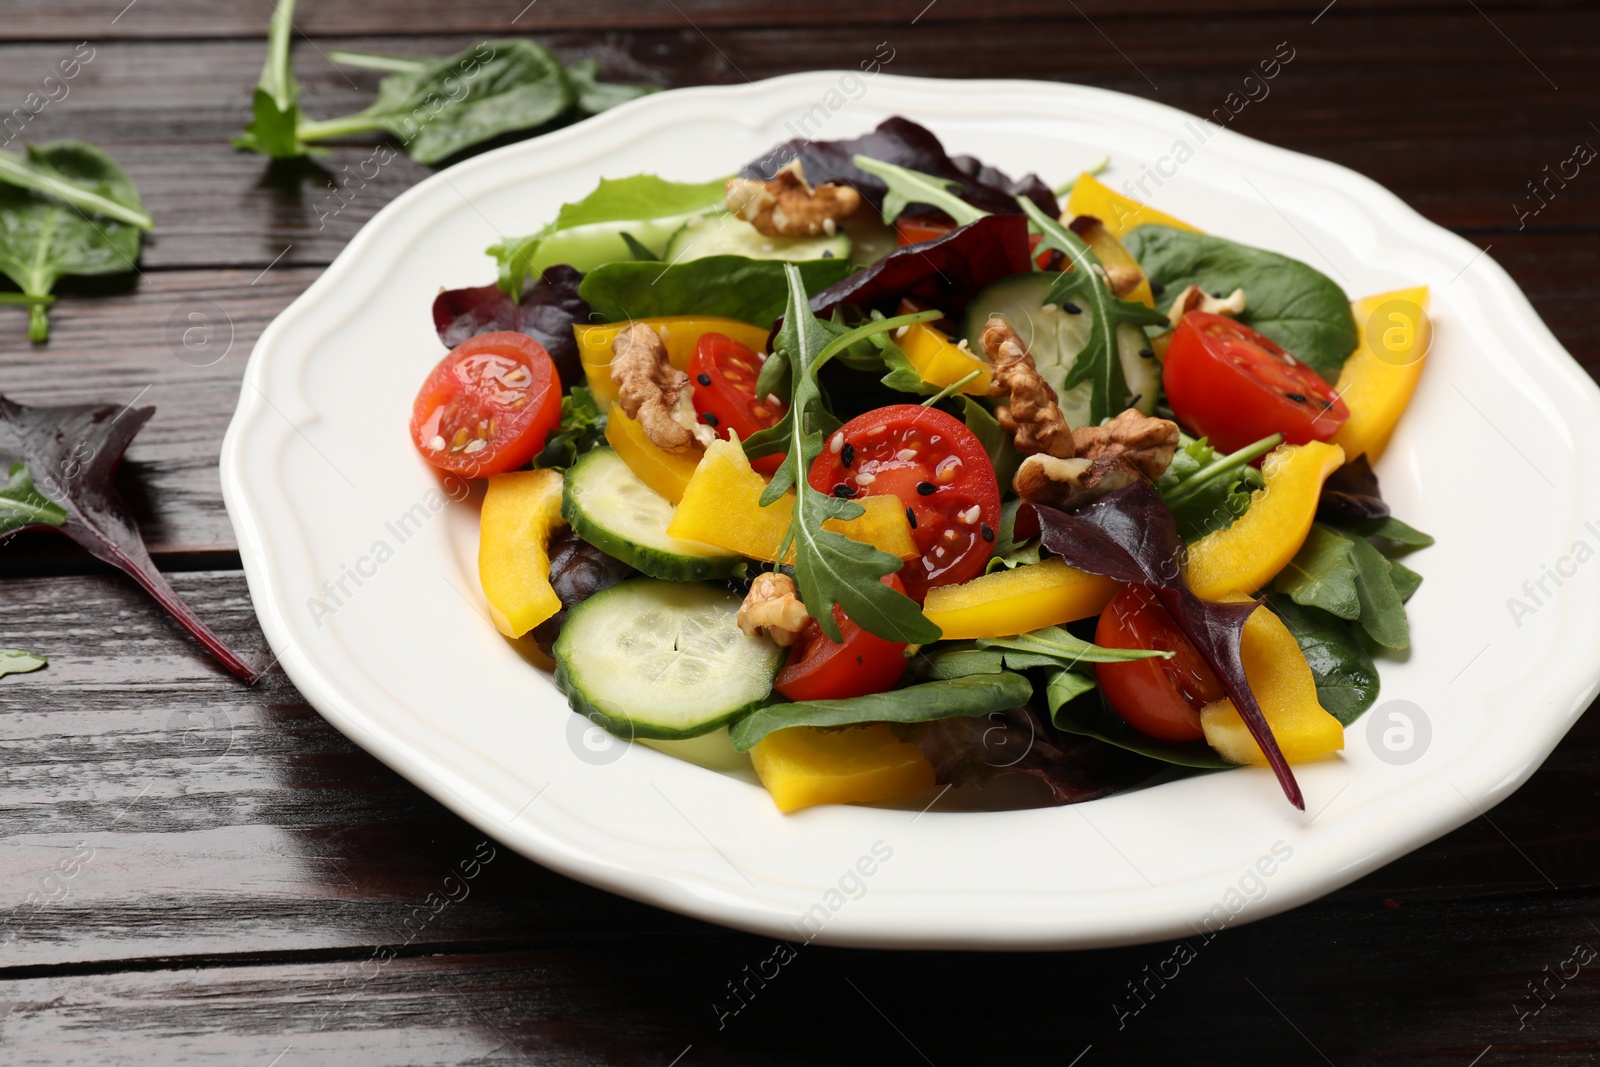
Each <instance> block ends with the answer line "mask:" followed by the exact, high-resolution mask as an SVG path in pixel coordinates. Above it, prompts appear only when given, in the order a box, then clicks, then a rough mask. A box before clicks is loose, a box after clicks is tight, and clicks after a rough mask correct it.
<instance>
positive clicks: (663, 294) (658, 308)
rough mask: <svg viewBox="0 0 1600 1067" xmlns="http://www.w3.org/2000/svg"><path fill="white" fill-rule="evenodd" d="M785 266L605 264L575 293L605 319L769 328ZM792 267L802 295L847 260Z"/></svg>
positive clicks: (840, 270)
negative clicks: (703, 318)
mask: <svg viewBox="0 0 1600 1067" xmlns="http://www.w3.org/2000/svg"><path fill="white" fill-rule="evenodd" d="M787 266H788V264H786V263H784V262H782V261H779V260H775V259H746V258H745V257H744V256H707V257H705V258H704V259H691V260H688V261H686V262H683V263H668V264H661V263H632V262H627V263H607V264H605V265H604V266H600V267H596V268H595V269H594V270H592V271H590V272H589V273H588V274H586V275H584V278H583V284H582V285H580V286H579V287H578V294H579V295H580V296H582V297H583V299H585V300H587V301H588V302H589V307H590V309H591V310H592V311H593V312H594V313H595V314H596V315H598V316H600V319H601V321H604V322H620V321H622V320H623V319H645V318H653V317H655V316H658V315H718V316H723V317H725V318H730V319H738V320H739V321H740V322H750V323H754V324H755V325H757V326H771V325H772V323H773V320H775V319H776V318H777V317H778V316H779V315H781V314H783V310H784V306H785V304H786V302H787V301H788V289H787V283H786V282H785V280H784V271H785V270H786V269H787ZM794 266H795V268H796V270H797V271H798V280H799V284H800V285H801V286H802V288H803V289H804V292H805V293H806V294H807V295H809V294H811V293H815V292H818V291H819V290H822V289H825V288H827V287H828V286H830V285H832V284H833V283H834V282H836V281H838V280H839V279H840V278H842V277H844V276H845V275H846V274H848V273H849V272H850V264H849V262H848V261H846V260H843V259H813V260H808V261H806V262H804V263H796V264H794ZM807 314H808V315H809V314H810V309H809V308H807ZM769 362H770V360H769Z"/></svg>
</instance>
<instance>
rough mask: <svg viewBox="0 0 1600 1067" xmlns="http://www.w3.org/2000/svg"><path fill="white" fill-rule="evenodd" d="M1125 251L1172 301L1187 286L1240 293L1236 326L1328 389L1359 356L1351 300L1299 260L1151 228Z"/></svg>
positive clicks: (1133, 235)
mask: <svg viewBox="0 0 1600 1067" xmlns="http://www.w3.org/2000/svg"><path fill="white" fill-rule="evenodd" d="M1122 243H1123V244H1124V245H1126V246H1127V248H1128V251H1129V252H1131V253H1133V257H1134V258H1135V259H1137V260H1138V261H1139V266H1140V267H1141V268H1142V269H1143V270H1144V272H1145V274H1146V275H1147V276H1148V277H1149V278H1150V280H1151V281H1152V282H1154V283H1156V284H1158V285H1160V286H1161V287H1162V291H1163V292H1165V293H1166V294H1167V296H1168V297H1169V298H1174V297H1176V296H1177V295H1178V294H1179V293H1180V292H1182V291H1183V290H1184V289H1185V288H1187V287H1188V286H1190V285H1198V286H1199V287H1200V288H1202V289H1204V290H1205V291H1206V292H1208V293H1213V292H1215V293H1223V294H1227V293H1231V292H1233V290H1235V289H1243V290H1244V296H1245V310H1244V312H1243V313H1241V314H1240V315H1239V316H1238V319H1239V321H1240V322H1243V323H1244V324H1245V325H1247V326H1249V327H1251V328H1252V329H1255V330H1259V331H1260V332H1261V333H1264V334H1266V335H1267V336H1268V337H1270V338H1271V339H1272V340H1274V341H1276V342H1278V344H1280V345H1282V346H1283V347H1284V348H1285V349H1287V350H1288V351H1289V352H1291V353H1293V354H1294V356H1295V358H1297V359H1299V360H1300V361H1301V362H1302V363H1305V364H1306V365H1307V366H1309V367H1310V368H1311V369H1312V370H1314V371H1316V372H1317V373H1318V374H1320V375H1321V376H1322V377H1323V378H1325V379H1326V380H1328V381H1330V382H1333V381H1337V380H1338V378H1339V369H1340V368H1341V367H1343V366H1344V362H1345V360H1346V359H1349V358H1350V354H1351V353H1352V352H1354V351H1355V350H1356V343H1357V341H1358V340H1359V337H1358V336H1357V333H1356V322H1355V316H1354V315H1353V314H1352V313H1351V311H1350V300H1349V297H1347V296H1345V293H1344V290H1343V289H1341V288H1339V286H1338V284H1337V283H1336V282H1334V281H1333V279H1331V278H1329V277H1328V276H1327V275H1325V274H1323V273H1322V272H1321V271H1318V270H1316V269H1314V268H1312V267H1310V266H1308V265H1306V264H1305V263H1302V262H1300V261H1299V260H1297V259H1291V258H1289V257H1288V256H1280V255H1278V254H1277V253H1276V252H1268V251H1265V250H1264V249H1260V248H1251V247H1250V246H1248V245H1242V244H1239V243H1238V242H1237V241H1230V240H1228V239H1227V238H1225V237H1213V236H1211V235H1210V234H1204V233H1190V232H1189V231H1187V230H1178V229H1174V228H1173V227H1171V226H1161V225H1157V224H1154V223H1151V224H1147V225H1144V226H1139V227H1137V228H1135V229H1134V230H1132V231H1131V232H1130V233H1128V234H1127V236H1125V237H1124V238H1123V239H1122Z"/></svg>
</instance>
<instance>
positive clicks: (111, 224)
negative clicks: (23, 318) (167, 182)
mask: <svg viewBox="0 0 1600 1067" xmlns="http://www.w3.org/2000/svg"><path fill="white" fill-rule="evenodd" d="M0 155H5V153H0ZM28 160H29V162H30V164H31V168H30V172H31V173H33V174H34V175H35V176H37V177H39V178H40V181H41V183H43V184H44V185H47V186H48V187H49V190H50V191H49V192H48V193H42V192H37V191H34V187H23V186H21V185H15V184H11V183H9V182H0V274H4V275H5V276H6V277H8V278H10V279H11V280H12V281H13V282H15V283H16V284H17V287H18V288H20V289H21V290H22V294H23V297H24V298H26V301H27V303H28V338H29V339H30V340H32V341H35V342H40V343H42V342H44V341H46V340H48V339H49V337H50V324H49V320H48V319H47V318H46V316H45V307H46V306H47V305H48V303H49V294H50V290H51V289H52V288H54V286H55V284H56V282H57V281H58V280H60V279H61V278H63V277H65V276H67V275H69V274H70V275H92V274H121V273H123V272H124V271H131V270H136V269H137V267H136V266H135V264H136V263H137V261H138V259H139V241H140V232H139V231H140V226H141V225H147V224H148V222H149V218H150V216H148V215H146V214H145V213H144V209H143V206H142V205H141V203H140V200H139V190H138V189H136V188H135V187H134V184H133V182H132V180H130V179H129V177H128V176H127V174H126V173H124V172H123V170H122V168H121V167H119V166H117V164H116V161H115V160H113V159H112V158H111V157H110V156H108V155H106V154H105V153H104V152H102V151H100V150H99V149H98V148H95V147H94V146H93V145H88V144H84V143H83V142H82V141H54V142H52V143H50V144H46V145H41V146H39V147H38V148H30V149H29V150H28ZM67 188H73V189H77V190H78V191H79V192H80V193H84V194H92V201H93V202H100V201H105V202H109V203H114V204H119V205H121V208H122V214H123V215H125V216H127V217H131V218H135V219H138V220H141V221H140V222H138V223H135V222H123V221H119V220H118V219H114V218H107V217H105V216H90V215H86V214H84V212H83V209H82V208H80V207H79V206H77V204H76V203H71V202H67V201H64V200H62V199H59V198H58V194H59V193H60V192H62V191H64V190H65V189H67ZM76 199H78V200H80V201H81V200H83V198H82V197H78V198H76ZM85 202H87V201H85Z"/></svg>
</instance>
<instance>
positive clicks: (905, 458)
mask: <svg viewBox="0 0 1600 1067" xmlns="http://www.w3.org/2000/svg"><path fill="white" fill-rule="evenodd" d="M894 458H895V459H898V460H899V461H900V462H901V463H910V462H911V461H912V460H914V459H916V458H917V450H916V449H914V448H902V449H901V450H900V451H898V452H896V453H895V454H894Z"/></svg>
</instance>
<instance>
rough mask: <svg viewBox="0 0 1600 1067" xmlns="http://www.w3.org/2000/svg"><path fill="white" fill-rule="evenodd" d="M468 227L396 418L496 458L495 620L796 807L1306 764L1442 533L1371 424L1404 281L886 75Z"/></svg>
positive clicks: (1331, 734)
mask: <svg viewBox="0 0 1600 1067" xmlns="http://www.w3.org/2000/svg"><path fill="white" fill-rule="evenodd" d="M1061 197H1065V202H1064V203H1063V202H1062V200H1061V199H1060V198H1061ZM489 251H490V253H491V254H492V255H493V256H494V257H495V258H496V260H497V261H498V263H499V268H500V277H499V281H498V283H497V284H495V285H488V286H484V287H482V288H476V289H461V290H452V291H447V292H444V293H441V294H440V296H439V297H438V299H437V301H436V303H435V305H434V320H435V324H436V326H437V327H438V331H439V336H440V338H441V339H442V340H443V341H444V343H445V345H447V346H449V347H450V349H451V351H450V353H449V355H447V356H446V357H445V358H444V359H443V360H442V361H441V362H440V363H439V365H438V366H437V367H436V368H435V369H434V370H433V372H432V373H431V374H430V375H429V376H428V378H427V380H426V381H425V382H424V383H423V384H422V387H421V389H420V391H419V392H418V394H417V399H416V403H415V406H414V408H413V410H412V415H411V434H412V438H413V440H414V442H415V444H416V447H417V450H418V451H419V452H420V453H421V455H422V457H423V458H424V459H426V460H427V461H428V462H429V463H431V464H433V465H434V466H436V467H438V468H440V469H441V470H444V471H449V472H451V473H453V474H456V475H464V476H470V477H483V478H486V479H487V480H488V488H487V493H486V495H485V497H484V502H483V512H482V532H481V541H480V548H479V571H480V576H481V579H482V583H483V591H484V595H485V597H486V598H487V600H488V603H489V608H490V613H491V616H492V618H493V619H494V622H495V625H496V626H497V627H498V628H499V629H500V631H501V632H502V633H504V634H505V635H506V636H507V637H511V638H520V637H523V636H525V635H531V638H532V640H533V641H535V642H537V643H538V645H539V647H540V648H541V649H543V650H544V651H545V652H546V653H547V654H548V655H549V656H550V657H551V658H552V659H553V661H554V665H555V680H556V683H557V685H559V686H560V688H561V689H562V691H563V692H565V693H566V694H567V696H568V698H569V700H570V702H571V705H572V708H573V710H574V711H575V712H576V713H578V714H581V715H585V716H587V717H589V718H590V719H592V720H593V721H594V722H595V723H598V724H600V725H602V726H604V727H605V728H606V729H609V730H611V731H613V732H615V733H617V734H619V735H621V736H622V737H625V738H629V739H632V738H655V739H686V738H693V737H698V736H700V735H706V734H715V735H716V736H715V738H713V739H712V740H713V743H720V739H723V738H725V739H726V744H727V745H729V746H731V748H732V749H734V750H736V751H738V752H746V753H749V755H750V758H751V760H752V762H753V764H754V767H755V770H756V772H757V774H758V775H759V776H760V779H761V781H762V782H763V783H764V784H765V785H766V787H767V789H768V790H769V791H770V793H771V795H772V798H773V800H774V801H775V802H776V803H777V805H778V807H779V808H781V809H782V810H784V811H795V810H797V809H800V808H804V807H807V806H810V805H815V804H825V803H844V802H870V801H886V800H891V799H894V798H897V797H906V796H911V795H912V794H918V793H925V792H927V791H929V790H932V789H934V788H935V787H938V786H948V785H951V784H975V785H981V784H983V783H985V782H987V781H989V780H991V779H994V778H996V777H999V776H1005V775H1019V774H1021V775H1030V776H1032V777H1033V778H1035V779H1037V781H1038V782H1039V783H1040V785H1041V786H1042V788H1041V789H1040V790H1039V796H1040V797H1041V798H1046V797H1047V798H1049V799H1052V800H1053V801H1054V802H1056V803H1071V802H1075V801H1080V800H1086V799H1090V798H1093V797H1098V796H1103V795H1105V794H1107V793H1111V792H1114V791H1117V790H1120V789H1125V788H1128V787H1130V786H1134V785H1137V784H1138V783H1140V782H1141V781H1144V780H1147V779H1150V778H1152V777H1153V776H1155V775H1157V774H1160V773H1163V772H1167V773H1170V772H1171V769H1172V765H1177V766H1178V767H1183V768H1224V767H1230V766H1235V765H1242V764H1264V765H1266V766H1269V767H1270V768H1271V769H1272V771H1273V772H1274V774H1275V775H1276V777H1277V780H1278V782H1279V783H1280V784H1281V786H1282V789H1283V792H1284V793H1285V795H1286V796H1287V797H1288V799H1289V801H1290V802H1291V803H1293V804H1295V805H1296V806H1297V807H1303V806H1304V805H1303V802H1302V799H1301V794H1300V790H1299V788H1298V786H1297V785H1296V783H1295V777H1294V771H1293V765H1294V764H1297V763H1301V762H1305V761H1310V760H1317V759H1326V758H1330V757H1333V756H1334V755H1335V754H1336V753H1337V752H1338V751H1339V750H1340V749H1341V748H1342V746H1343V741H1344V728H1345V727H1346V726H1348V725H1349V724H1350V723H1351V722H1352V721H1353V720H1354V719H1355V718H1356V717H1357V716H1359V715H1360V714H1361V713H1362V712H1363V711H1365V710H1366V709H1367V708H1368V707H1369V706H1370V705H1371V704H1372V702H1373V700H1374V699H1375V697H1376V695H1377V693H1378V685H1379V680H1378V670H1377V668H1376V666H1375V661H1374V657H1375V655H1376V656H1378V657H1379V658H1381V657H1382V656H1383V655H1385V654H1388V653H1390V652H1393V651H1397V650H1400V649H1404V648H1405V647H1406V646H1407V644H1408V643H1409V640H1410V637H1409V633H1408V627H1407V621H1406V608H1405V605H1406V602H1407V601H1408V600H1409V599H1410V598H1411V597H1412V596H1413V595H1414V594H1415V593H1416V591H1417V587H1418V585H1419V584H1420V582H1421V578H1420V577H1419V576H1418V574H1417V573H1416V572H1415V571H1414V570H1412V569H1411V568H1410V567H1408V566H1407V565H1406V564H1405V563H1403V562H1402V561H1401V557H1402V556H1404V555H1405V554H1406V553H1408V552H1410V551H1413V550H1415V549H1418V548H1423V547H1426V546H1427V545H1428V544H1430V543H1431V539H1430V538H1429V537H1428V536H1427V535H1425V534H1423V533H1420V532H1419V531H1417V530H1416V529H1414V528H1412V527H1410V526H1408V525H1406V524H1405V523H1403V522H1401V521H1400V520H1399V519H1397V518H1395V517H1394V516H1392V515H1390V513H1389V508H1388V505H1387V504H1385V503H1384V501H1383V499H1382V497H1381V496H1380V494H1379V488H1378V481H1377V478H1376V477H1375V476H1374V474H1373V470H1372V462H1373V461H1375V460H1376V459H1377V458H1378V456H1379V454H1380V453H1381V452H1382V450H1383V448H1384V445H1385V443H1386V442H1387V441H1388V439H1389V437H1390V435H1391V433H1392V431H1393V430H1394V428H1395V424H1396V422H1397V421H1398V419H1399V418H1400V415H1401V413H1402V412H1403V411H1404V409H1405V407H1406V404H1407V401H1408V400H1409V398H1410V396H1411V393H1412V390H1413V389H1414V387H1415V385H1416V382H1417V378H1418V375H1419V374H1420V373H1421V370H1422V367H1423V364H1424V357H1425V355H1426V352H1427V347H1428V341H1429V325H1428V320H1427V317H1426V312H1425V305H1426V303H1427V291H1426V290H1425V289H1414V290H1406V291H1402V292H1398V293H1388V294H1381V295H1377V296H1372V297H1368V298H1367V299H1365V300H1362V301H1360V302H1359V303H1357V304H1356V305H1355V306H1354V307H1352V305H1351V303H1350V301H1349V298H1348V297H1347V295H1346V294H1345V293H1344V292H1342V291H1341V290H1340V288H1339V286H1338V285H1336V284H1335V283H1334V282H1333V281H1331V280H1330V279H1328V278H1327V277H1325V276H1324V275H1323V274H1321V273H1320V272H1318V271H1317V270H1315V269H1313V268H1312V267H1310V266H1308V265H1306V264H1304V263H1301V262H1298V261H1296V260H1293V259H1289V258H1286V257H1284V256H1280V255H1277V254H1275V253H1272V252H1266V251H1263V250H1260V249H1256V248H1250V247H1247V246H1245V245H1242V244H1238V243H1237V242H1234V241H1232V240H1229V239H1228V238H1227V237H1224V236H1220V235H1212V234H1206V233H1202V232H1201V231H1199V230H1198V229H1196V228H1195V227H1193V226H1191V225H1188V224H1187V223H1184V222H1182V221H1180V220H1178V219H1175V218H1171V217H1169V216H1166V215H1163V214H1160V213H1159V212H1156V211H1155V210H1154V209H1152V208H1150V207H1147V206H1143V205H1141V204H1139V203H1136V202H1135V201H1133V200H1130V199H1128V198H1126V197H1123V196H1122V195H1120V194H1118V193H1116V192H1114V191H1112V189H1111V188H1109V187H1108V186H1107V185H1105V184H1102V183H1101V182H1100V181H1099V180H1097V179H1096V177H1095V176H1094V175H1093V174H1092V173H1084V174H1081V175H1080V176H1079V177H1078V178H1077V179H1076V180H1075V181H1072V182H1069V183H1068V185H1067V186H1066V187H1064V188H1062V189H1059V190H1052V188H1051V187H1050V186H1048V185H1047V184H1046V183H1045V182H1044V181H1042V180H1041V179H1040V178H1038V177H1036V176H1034V175H1032V174H1030V175H1027V176H1025V177H1022V178H1012V177H1009V176H1007V175H1005V174H1002V173H1001V172H999V171H997V170H995V169H994V168H993V167H990V166H987V165H985V164H983V163H982V162H980V161H978V160H976V159H973V158H971V157H967V156H957V157H952V156H949V155H947V154H946V152H945V151H944V149H943V148H942V147H941V146H940V144H939V142H938V140H937V139H936V138H935V137H934V136H933V135H932V134H931V133H930V132H928V131H927V130H925V129H923V128H922V127H920V126H918V125H916V124H915V123H912V122H910V121H908V120H906V119H903V118H893V119H890V120H888V121H886V122H884V123H883V124H882V125H880V126H879V127H878V128H877V129H876V130H874V131H872V132H870V133H868V134H866V135H865V136H862V137H860V138H858V139H855V140H847V141H837V142H808V141H796V142H791V143H790V144H788V145H785V146H782V147H781V149H780V151H779V152H777V153H776V154H774V155H772V156H769V157H768V158H767V159H766V160H763V161H761V162H759V163H753V164H751V165H750V166H747V167H746V168H744V169H743V170H742V171H741V172H740V173H739V174H736V175H734V176H731V177H725V178H717V179H715V180H713V181H709V182H705V183H699V184H697V183H679V182H671V181H665V180H663V179H661V178H658V177H655V176H653V175H637V176H634V177H625V178H619V179H605V180H602V181H601V182H600V184H599V187H598V188H597V189H596V190H595V191H594V192H593V193H592V194H590V195H589V196H588V197H586V198H584V199H583V200H580V201H578V202H577V203H572V204H567V205H565V206H564V207H562V209H561V211H560V213H559V214H558V215H557V216H556V218H555V219H554V220H552V221H551V222H550V223H549V224H548V225H546V226H545V227H544V228H543V229H542V230H540V231H539V232H538V233H536V234H533V235H531V236H528V237H524V238H520V239H517V240H510V241H505V242H502V243H501V244H499V245H496V246H494V247H493V248H491V249H490V250H489ZM930 795H931V794H930Z"/></svg>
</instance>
